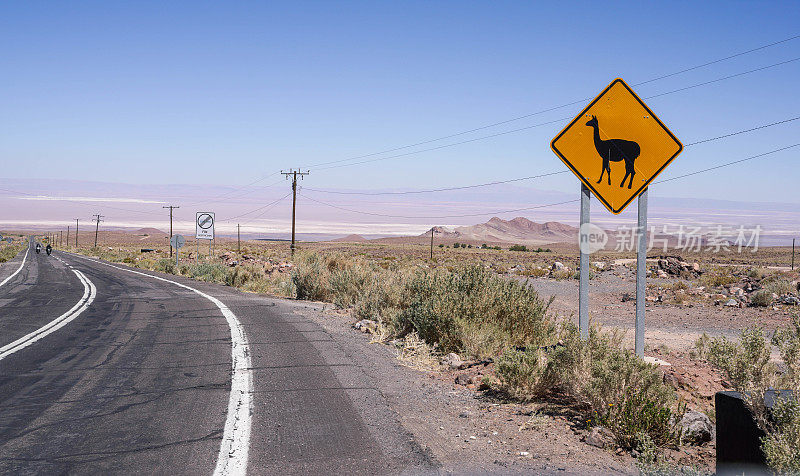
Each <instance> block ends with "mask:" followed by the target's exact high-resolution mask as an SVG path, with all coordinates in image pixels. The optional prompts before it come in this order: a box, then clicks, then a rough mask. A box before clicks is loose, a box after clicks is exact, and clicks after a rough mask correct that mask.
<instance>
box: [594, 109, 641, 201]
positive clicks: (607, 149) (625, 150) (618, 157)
mask: <svg viewBox="0 0 800 476" xmlns="http://www.w3.org/2000/svg"><path fill="white" fill-rule="evenodd" d="M586 125H587V126H590V127H592V128H593V129H594V148H595V149H597V153H598V154H600V157H602V159H603V169H602V170H601V171H600V178H599V179H598V180H597V183H600V182H602V181H603V174H604V173H608V184H609V185H611V166H610V165H609V163H610V162H622V161H625V177H623V178H622V183H621V184H619V186H620V187H624V186H625V180H627V179H628V177H630V178H631V179H630V181H629V182H628V188H631V186H632V185H633V176H634V175H636V170H635V169H634V167H633V163H634V162H635V161H636V158H637V157H639V152H640V148H639V144H637V143H636V142H634V141H631V140H624V139H607V140H602V139H601V138H600V126H598V125H597V116H592V118H591V119H589V121H588V122H587V123H586Z"/></svg>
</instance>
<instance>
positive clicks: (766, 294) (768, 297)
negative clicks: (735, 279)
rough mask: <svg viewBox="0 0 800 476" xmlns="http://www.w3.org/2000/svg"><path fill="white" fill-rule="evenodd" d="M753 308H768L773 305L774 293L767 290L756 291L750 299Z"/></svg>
mask: <svg viewBox="0 0 800 476" xmlns="http://www.w3.org/2000/svg"><path fill="white" fill-rule="evenodd" d="M750 303H751V304H752V305H753V306H759V307H766V306H769V305H770V304H772V293H771V292H770V291H767V290H766V289H762V290H760V291H756V292H754V293H753V295H752V296H751V298H750Z"/></svg>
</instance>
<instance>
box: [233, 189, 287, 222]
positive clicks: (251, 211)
mask: <svg viewBox="0 0 800 476" xmlns="http://www.w3.org/2000/svg"><path fill="white" fill-rule="evenodd" d="M289 195H291V192H290V193H287V194H286V195H284V196H282V197H281V198H279V199H277V200H275V201H273V202H270V203H268V204H266V205H264V206H261V207H258V208H256V209H253V210H250V211H249V212H245V213H242V214H241V215H236V216H235V217H230V218H228V219H226V220H223V221H231V220H236V219H237V218H241V217H243V216H245V215H249V214H251V213H255V212H257V211H259V210H263V209H265V208H267V207H269V206H270V205H273V204H275V203H278V202H280V201H281V200H283V199H284V198H286V197H288V196H289Z"/></svg>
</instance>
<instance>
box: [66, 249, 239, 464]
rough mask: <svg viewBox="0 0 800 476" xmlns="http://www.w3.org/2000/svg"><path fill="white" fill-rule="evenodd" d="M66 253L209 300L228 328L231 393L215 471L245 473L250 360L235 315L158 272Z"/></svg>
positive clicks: (211, 297) (214, 300) (190, 288)
mask: <svg viewBox="0 0 800 476" xmlns="http://www.w3.org/2000/svg"><path fill="white" fill-rule="evenodd" d="M69 255H70V256H75V257H78V258H83V259H85V260H89V261H92V262H94V263H98V264H102V265H105V266H109V267H111V268H114V269H119V270H121V271H127V272H129V273H133V274H138V275H141V276H147V277H148V278H152V279H157V280H159V281H164V282H167V283H171V284H174V285H176V286H180V287H182V288H184V289H188V290H190V291H193V292H195V293H197V294H199V295H200V296H202V297H204V298H206V299H208V300H209V301H211V302H213V303H214V304H215V305H216V306H217V307H218V308H219V310H220V311H221V312H222V315H223V316H225V320H226V321H227V322H228V327H230V329H231V393H230V398H229V400H228V413H227V417H226V418H225V430H224V432H223V435H222V444H221V445H220V448H219V454H218V455H217V467H216V468H215V469H214V474H215V475H239V474H246V473H247V456H248V452H249V451H250V427H251V426H252V416H251V415H252V410H253V373H252V370H251V367H252V366H251V364H250V345H249V344H248V343H247V335H246V334H245V332H244V327H243V326H242V323H241V322H240V321H239V319H238V318H237V317H236V315H235V314H234V313H233V312H231V310H230V309H228V306H226V305H225V304H223V303H222V301H220V300H219V299H217V298H215V297H214V296H210V295H208V294H206V293H204V292H202V291H199V290H197V289H195V288H192V287H189V286H187V285H185V284H181V283H179V282H176V281H171V280H169V279H165V278H162V277H159V276H153V275H151V274H147V273H142V272H139V271H133V270H131V269H125V268H121V267H119V266H114V265H113V264H109V263H104V262H102V261H99V260H96V259H92V258H87V257H85V256H81V255H76V254H72V253H69Z"/></svg>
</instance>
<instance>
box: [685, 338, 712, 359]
mask: <svg viewBox="0 0 800 476" xmlns="http://www.w3.org/2000/svg"><path fill="white" fill-rule="evenodd" d="M710 344H711V337H709V335H708V334H706V333H705V332H703V334H702V335H701V336H700V337H698V338H697V340H696V341H695V342H694V349H692V350H691V351H690V352H689V356H690V357H692V358H695V359H701V360H706V359H707V358H708V348H709V345H710Z"/></svg>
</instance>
